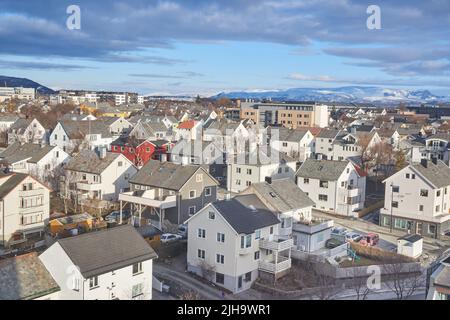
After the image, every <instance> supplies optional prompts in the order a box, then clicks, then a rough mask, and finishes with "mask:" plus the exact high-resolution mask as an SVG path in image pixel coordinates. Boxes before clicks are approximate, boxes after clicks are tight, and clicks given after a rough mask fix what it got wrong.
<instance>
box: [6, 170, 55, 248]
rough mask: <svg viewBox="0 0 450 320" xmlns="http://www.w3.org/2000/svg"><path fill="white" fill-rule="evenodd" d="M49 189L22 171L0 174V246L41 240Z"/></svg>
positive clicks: (47, 207) (45, 222) (47, 213)
mask: <svg viewBox="0 0 450 320" xmlns="http://www.w3.org/2000/svg"><path fill="white" fill-rule="evenodd" d="M49 207H50V189H49V188H48V187H47V186H46V185H44V184H42V183H41V182H39V181H37V180H36V179H34V178H33V177H31V176H30V175H28V174H25V173H10V174H6V175H0V246H4V247H12V246H14V245H17V244H21V243H25V242H30V244H31V243H32V242H33V241H34V240H41V236H42V234H43V231H44V226H45V225H46V224H47V223H48V218H49Z"/></svg>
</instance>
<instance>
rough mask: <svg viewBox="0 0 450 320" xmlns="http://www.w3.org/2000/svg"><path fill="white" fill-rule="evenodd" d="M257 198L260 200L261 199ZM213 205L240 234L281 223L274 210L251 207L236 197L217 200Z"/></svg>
mask: <svg viewBox="0 0 450 320" xmlns="http://www.w3.org/2000/svg"><path fill="white" fill-rule="evenodd" d="M255 198H256V197H255ZM256 199H257V198H256ZM257 200H258V201H259V199H257ZM212 205H213V206H214V207H215V208H216V209H217V210H218V211H219V212H220V214H221V215H222V217H223V218H224V219H225V220H226V221H227V222H228V223H229V224H230V226H231V227H232V228H233V229H234V230H235V231H236V232H237V233H239V234H241V233H244V234H250V233H253V232H255V230H257V229H261V228H265V227H268V226H273V225H276V224H278V223H280V220H278V218H277V217H276V216H275V214H274V213H273V212H271V211H269V210H267V209H261V208H259V209H258V208H256V206H255V208H256V209H255V210H254V209H251V208H249V207H246V206H245V205H243V204H242V203H241V202H239V201H238V200H236V198H233V199H230V200H222V201H216V202H213V203H212Z"/></svg>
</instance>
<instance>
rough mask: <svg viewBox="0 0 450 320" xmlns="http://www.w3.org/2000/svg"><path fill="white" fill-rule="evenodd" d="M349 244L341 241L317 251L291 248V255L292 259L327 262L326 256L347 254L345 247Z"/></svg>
mask: <svg viewBox="0 0 450 320" xmlns="http://www.w3.org/2000/svg"><path fill="white" fill-rule="evenodd" d="M348 246H349V244H348V243H343V244H341V245H340V246H338V247H336V248H333V249H322V250H320V251H318V252H305V251H300V250H292V251H291V257H292V258H293V259H297V260H302V261H310V262H316V263H318V262H321V263H325V262H327V258H333V259H334V258H335V257H343V256H345V255H347V249H348Z"/></svg>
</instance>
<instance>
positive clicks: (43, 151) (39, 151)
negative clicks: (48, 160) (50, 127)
mask: <svg viewBox="0 0 450 320" xmlns="http://www.w3.org/2000/svg"><path fill="white" fill-rule="evenodd" d="M54 148H55V146H50V145H46V144H44V145H41V144H36V143H24V144H20V142H15V143H13V144H11V145H9V146H8V147H7V148H6V149H5V150H3V152H1V153H0V158H1V159H4V160H5V161H7V162H8V163H10V164H12V163H16V162H18V161H23V160H27V159H28V162H31V163H37V162H39V161H40V160H41V159H42V158H43V157H45V156H46V155H47V154H48V153H49V152H50V151H52V150H53V149H54Z"/></svg>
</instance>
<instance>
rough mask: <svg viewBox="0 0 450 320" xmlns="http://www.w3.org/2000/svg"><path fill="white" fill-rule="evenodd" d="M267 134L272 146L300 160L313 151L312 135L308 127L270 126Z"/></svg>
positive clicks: (307, 156)
mask: <svg viewBox="0 0 450 320" xmlns="http://www.w3.org/2000/svg"><path fill="white" fill-rule="evenodd" d="M269 136H270V143H271V146H272V148H274V149H276V150H278V151H280V152H283V153H286V154H287V155H289V156H291V157H292V158H294V159H298V160H299V161H300V162H303V161H305V160H306V159H307V158H309V157H310V156H311V154H312V153H313V152H314V136H313V135H312V133H311V132H310V131H309V130H308V129H288V128H284V127H282V128H270V133H269Z"/></svg>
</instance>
